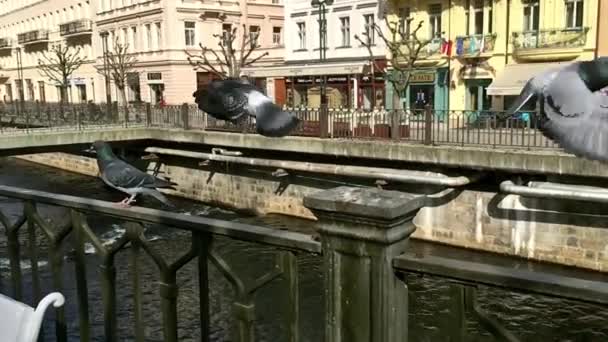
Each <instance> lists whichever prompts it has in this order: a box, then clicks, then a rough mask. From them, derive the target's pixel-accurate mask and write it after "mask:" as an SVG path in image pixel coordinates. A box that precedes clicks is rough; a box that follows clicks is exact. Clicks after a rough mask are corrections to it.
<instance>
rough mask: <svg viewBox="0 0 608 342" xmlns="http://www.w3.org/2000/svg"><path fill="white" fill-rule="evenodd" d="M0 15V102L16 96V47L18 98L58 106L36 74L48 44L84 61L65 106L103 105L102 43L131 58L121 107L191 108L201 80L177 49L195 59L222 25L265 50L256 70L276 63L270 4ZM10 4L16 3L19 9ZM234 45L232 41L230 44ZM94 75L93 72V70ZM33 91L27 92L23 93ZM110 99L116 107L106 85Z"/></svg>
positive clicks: (273, 3) (78, 8)
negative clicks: (71, 50) (247, 34)
mask: <svg viewBox="0 0 608 342" xmlns="http://www.w3.org/2000/svg"><path fill="white" fill-rule="evenodd" d="M7 3H10V6H11V7H5V8H4V13H2V14H0V18H2V20H1V21H0V22H2V24H0V63H1V65H2V70H1V71H0V82H4V85H2V83H0V99H1V98H2V97H3V96H4V95H7V97H12V98H16V97H18V93H19V92H18V91H17V89H16V86H17V85H18V84H20V83H19V82H17V81H16V80H17V78H18V76H17V75H18V70H17V52H16V51H17V49H16V48H18V47H19V48H20V51H21V56H22V60H23V63H22V65H23V75H24V79H25V81H26V82H25V84H26V86H25V87H26V91H25V99H26V100H43V101H58V100H59V92H58V91H56V90H55V89H54V88H55V85H54V84H51V83H52V82H50V81H49V80H48V79H46V78H45V77H44V76H42V75H41V74H40V72H39V70H38V69H37V68H36V66H37V61H38V59H39V58H40V56H41V54H43V53H45V51H48V50H49V49H50V47H51V46H52V44H56V43H59V42H61V43H64V44H68V45H71V46H78V47H81V49H82V53H83V54H84V56H86V63H85V64H84V65H83V66H82V67H81V68H79V69H78V70H77V71H76V72H74V74H73V75H72V80H71V83H72V84H71V87H70V91H69V93H70V100H71V102H74V103H78V102H86V101H95V102H105V100H106V88H105V77H104V76H103V75H102V71H103V65H104V63H103V62H104V58H103V56H104V48H103V46H104V42H103V40H104V39H103V38H102V34H107V38H106V39H107V46H108V50H110V51H111V50H112V48H113V42H114V41H116V40H117V41H118V42H120V43H123V44H124V43H127V44H128V47H129V52H130V53H131V54H132V55H133V56H134V57H135V58H136V59H137V63H136V66H135V68H134V70H133V72H132V73H130V75H129V77H128V78H127V91H126V92H127V100H128V101H129V102H138V101H143V102H151V103H158V102H160V100H161V99H164V101H165V102H166V103H169V104H180V103H184V102H186V103H191V102H192V101H193V99H192V93H193V92H194V91H195V90H196V88H197V86H200V84H201V82H202V83H204V82H205V81H204V80H206V79H209V77H208V75H205V74H204V73H202V72H200V71H199V72H197V71H195V70H193V67H192V66H191V65H190V64H189V63H188V61H187V55H186V53H185V51H189V52H190V53H192V54H197V53H200V51H201V49H200V47H199V43H201V44H203V45H204V46H207V47H216V48H217V49H219V46H218V45H217V44H218V42H219V40H218V38H217V37H214V36H213V35H214V34H219V35H221V34H222V32H223V30H227V29H229V27H234V26H235V25H238V26H239V32H241V31H240V30H241V25H243V24H244V25H245V26H246V27H247V28H248V29H250V30H252V31H255V32H256V33H255V34H256V35H257V39H258V42H259V44H260V49H258V50H256V51H255V52H254V53H253V55H259V54H262V53H265V52H268V55H267V56H266V57H264V58H263V59H262V60H260V61H259V65H268V64H274V63H279V62H282V60H283V46H282V43H283V18H284V17H283V6H282V4H281V3H280V1H278V0H258V1H248V2H245V0H241V1H205V2H201V1H198V0H181V1H162V0H145V1H144V0H123V1H116V0H114V1H113V0H94V1H91V0H89V1H85V0H83V1H79V0H52V1H51V0H42V1H40V0H38V1H28V0H24V1H21V2H19V1H7ZM16 3H21V5H22V6H21V7H19V6H17V5H16ZM238 43H239V42H237V43H235V46H236V45H237V44H238ZM100 71H101V72H100ZM32 87H33V91H30V88H32ZM110 91H111V97H112V100H113V101H119V102H120V101H121V100H122V99H121V97H120V96H118V91H117V89H116V87H115V86H114V85H113V84H112V85H111V87H110Z"/></svg>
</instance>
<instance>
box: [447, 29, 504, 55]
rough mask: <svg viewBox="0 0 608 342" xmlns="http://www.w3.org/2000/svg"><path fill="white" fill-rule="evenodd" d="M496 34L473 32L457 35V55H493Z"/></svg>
mask: <svg viewBox="0 0 608 342" xmlns="http://www.w3.org/2000/svg"><path fill="white" fill-rule="evenodd" d="M495 43H496V34H472V35H468V36H458V37H456V46H455V48H456V51H455V55H456V56H458V57H468V58H471V57H483V56H488V55H491V54H492V52H493V51H494V45H495Z"/></svg>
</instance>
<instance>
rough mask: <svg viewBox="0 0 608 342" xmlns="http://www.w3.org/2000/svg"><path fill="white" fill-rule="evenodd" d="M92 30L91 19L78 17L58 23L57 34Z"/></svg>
mask: <svg viewBox="0 0 608 342" xmlns="http://www.w3.org/2000/svg"><path fill="white" fill-rule="evenodd" d="M92 31H93V21H92V20H90V19H79V20H74V21H71V22H68V23H65V24H61V25H59V35H61V36H62V37H63V36H70V35H75V34H80V33H90V32H92Z"/></svg>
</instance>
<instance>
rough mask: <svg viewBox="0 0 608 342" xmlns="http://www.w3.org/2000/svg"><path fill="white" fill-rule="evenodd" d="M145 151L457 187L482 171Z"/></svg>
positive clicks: (157, 148)
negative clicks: (465, 172) (468, 173)
mask: <svg viewBox="0 0 608 342" xmlns="http://www.w3.org/2000/svg"><path fill="white" fill-rule="evenodd" d="M145 151H146V152H147V153H157V154H164V155H170V156H178V157H185V158H194V159H201V160H205V161H209V160H211V161H221V162H227V163H235V164H245V165H251V166H258V167H269V168H276V169H285V170H294V171H304V172H315V173H321V174H329V175H339V176H349V177H358V178H372V179H383V180H390V181H394V182H401V183H417V184H429V185H440V186H446V187H460V186H465V185H468V184H470V183H473V182H475V181H477V180H479V179H480V178H481V176H482V175H481V174H474V175H472V176H457V177H450V176H446V175H443V174H441V173H434V172H424V171H412V170H400V169H389V168H379V167H364V166H347V165H337V164H320V163H307V162H297V161H285V160H273V159H261V158H248V157H240V156H235V155H223V154H218V153H203V152H192V151H183V150H174V149H167V148H159V147H148V148H146V149H145Z"/></svg>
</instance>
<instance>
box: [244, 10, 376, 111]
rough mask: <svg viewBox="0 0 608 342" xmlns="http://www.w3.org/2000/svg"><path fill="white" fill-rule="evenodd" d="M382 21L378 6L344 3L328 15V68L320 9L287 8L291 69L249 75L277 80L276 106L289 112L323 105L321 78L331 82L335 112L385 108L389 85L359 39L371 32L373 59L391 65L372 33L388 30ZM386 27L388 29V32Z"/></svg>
mask: <svg viewBox="0 0 608 342" xmlns="http://www.w3.org/2000/svg"><path fill="white" fill-rule="evenodd" d="M380 20H381V19H379V17H378V2H377V1H369V0H368V1H365V0H341V1H340V0H339V1H335V2H334V4H333V5H332V6H328V7H327V9H326V21H327V50H326V59H325V62H324V63H322V64H321V63H319V58H320V56H319V53H320V51H319V43H320V37H319V33H320V28H319V9H318V8H314V7H312V5H311V1H310V0H289V1H286V3H285V23H286V24H285V35H286V37H289V39H286V41H285V65H284V66H281V67H272V68H259V67H256V68H250V69H248V70H247V71H246V72H245V74H247V75H250V76H253V77H272V78H274V84H275V94H274V95H275V100H276V101H277V102H278V103H280V104H287V105H288V106H309V107H317V106H318V105H319V102H320V101H319V100H320V98H319V87H318V83H319V82H320V81H321V76H323V75H326V76H328V79H327V82H328V101H329V107H339V106H343V107H363V108H370V107H371V106H372V105H376V106H383V105H384V80H383V78H382V75H381V74H379V73H376V75H375V77H371V70H370V67H369V66H370V63H369V59H370V54H369V52H368V50H367V48H366V47H364V46H362V45H361V43H360V42H359V41H358V40H356V39H355V35H359V36H360V37H361V38H363V37H364V36H363V33H364V32H367V31H370V32H372V34H371V39H373V42H374V44H375V45H374V46H373V54H374V56H376V57H377V58H378V59H379V60H380V64H382V65H385V63H386V62H385V60H384V58H385V56H386V47H385V45H384V44H383V41H382V40H381V39H379V38H378V37H377V35H375V34H374V32H373V30H371V28H372V27H373V24H374V23H379V24H383V21H380ZM382 27H383V26H382Z"/></svg>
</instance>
